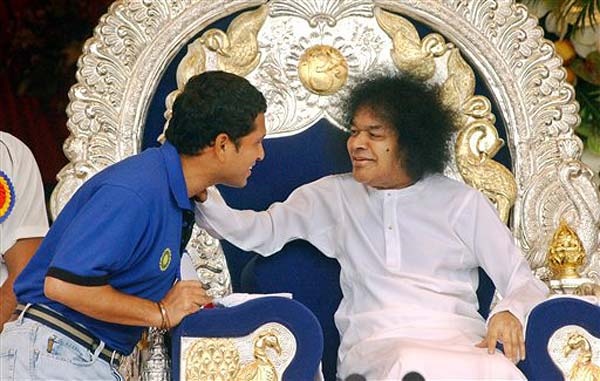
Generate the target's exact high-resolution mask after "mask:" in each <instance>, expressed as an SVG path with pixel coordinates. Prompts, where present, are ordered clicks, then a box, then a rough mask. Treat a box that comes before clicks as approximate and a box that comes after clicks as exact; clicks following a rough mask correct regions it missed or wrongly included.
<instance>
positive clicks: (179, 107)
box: [165, 71, 267, 155]
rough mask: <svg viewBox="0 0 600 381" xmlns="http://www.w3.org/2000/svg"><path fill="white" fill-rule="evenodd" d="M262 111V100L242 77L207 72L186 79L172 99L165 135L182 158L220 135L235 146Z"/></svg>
mask: <svg viewBox="0 0 600 381" xmlns="http://www.w3.org/2000/svg"><path fill="white" fill-rule="evenodd" d="M266 110H267V102H266V100H265V97H264V96H263V95H262V93H261V92H260V91H258V90H257V89H256V88H255V87H254V86H252V85H251V84H250V82H248V80H246V79H245V78H242V77H240V76H237V75H235V74H231V73H226V72H223V71H207V72H204V73H201V74H198V75H196V76H194V77H192V78H190V79H189V81H188V82H187V83H186V85H185V87H184V89H183V92H182V93H181V94H179V95H178V96H177V98H176V99H175V102H174V104H173V114H172V117H171V120H170V121H169V127H168V128H167V131H166V133H165V135H166V137H167V140H168V141H169V142H171V144H173V146H175V148H176V149H177V152H178V153H180V154H185V155H196V154H198V153H199V152H200V150H202V149H203V148H205V147H207V146H210V145H211V144H213V143H214V140H215V138H216V137H217V135H219V134H220V133H226V134H227V135H228V136H229V137H230V138H231V140H232V141H233V142H234V144H235V145H236V147H238V143H239V139H240V138H242V137H244V136H246V135H248V134H249V133H250V132H252V130H253V129H254V120H255V119H256V117H257V116H258V114H260V113H264V112H265V111H266Z"/></svg>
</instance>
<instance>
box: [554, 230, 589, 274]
mask: <svg viewBox="0 0 600 381" xmlns="http://www.w3.org/2000/svg"><path fill="white" fill-rule="evenodd" d="M547 258H548V259H547V260H548V267H550V269H551V270H552V273H553V278H554V279H577V278H581V275H580V274H579V272H578V269H579V268H580V267H581V266H582V265H583V264H584V263H585V250H584V248H583V244H582V243H581V240H579V237H578V236H577V233H575V231H574V230H573V229H571V228H570V227H569V225H568V224H567V223H566V222H565V221H564V220H561V222H560V226H559V227H558V229H557V230H556V232H555V233H554V236H553V237H552V242H551V243H550V250H549V251H548V257H547Z"/></svg>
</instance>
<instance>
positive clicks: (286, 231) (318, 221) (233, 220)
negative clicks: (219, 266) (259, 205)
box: [196, 177, 342, 257]
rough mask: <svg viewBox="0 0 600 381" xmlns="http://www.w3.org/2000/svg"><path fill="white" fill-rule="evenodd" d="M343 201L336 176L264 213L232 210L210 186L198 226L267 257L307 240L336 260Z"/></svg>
mask: <svg viewBox="0 0 600 381" xmlns="http://www.w3.org/2000/svg"><path fill="white" fill-rule="evenodd" d="M340 202H341V201H340V196H339V191H338V189H337V182H336V179H335V177H325V178H322V179H320V180H317V181H315V182H312V183H310V184H306V185H303V186H301V187H299V188H298V189H296V190H295V191H294V192H292V194H291V195H290V196H289V197H288V199H287V200H285V201H284V202H276V203H274V204H272V205H271V206H270V207H269V209H267V210H266V211H261V212H256V211H253V210H235V209H232V208H230V207H229V206H228V205H227V204H226V203H225V200H223V198H222V197H221V195H220V193H219V192H218V190H217V189H216V188H214V187H211V188H209V189H208V198H207V200H206V201H205V202H203V203H200V202H197V203H196V223H197V224H198V226H200V227H201V228H203V229H205V230H206V231H207V232H208V233H210V234H211V235H213V236H214V237H217V238H221V239H226V240H227V241H229V242H231V243H232V244H234V245H235V246H237V247H239V248H241V249H242V250H246V251H255V252H257V253H259V254H261V255H264V256H267V255H270V254H273V253H276V252H277V251H279V250H280V249H281V248H282V247H283V246H284V245H285V244H286V243H287V242H289V241H292V240H294V239H305V240H307V241H309V242H310V243H312V244H313V245H315V246H316V247H317V248H318V249H319V250H320V251H321V252H322V253H323V254H325V255H326V256H328V257H333V256H335V242H336V240H335V233H336V228H337V227H338V226H340V222H341V221H340V219H341V218H342V217H341V216H342V214H341V213H340V210H341V209H340V207H339V204H340Z"/></svg>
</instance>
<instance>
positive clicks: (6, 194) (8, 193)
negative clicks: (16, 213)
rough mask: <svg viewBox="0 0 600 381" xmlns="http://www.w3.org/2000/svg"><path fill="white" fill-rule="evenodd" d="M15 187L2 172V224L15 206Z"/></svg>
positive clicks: (0, 213) (0, 182) (0, 207)
mask: <svg viewBox="0 0 600 381" xmlns="http://www.w3.org/2000/svg"><path fill="white" fill-rule="evenodd" d="M15 198H16V197H15V187H14V186H13V183H12V181H10V177H8V175H7V174H6V173H4V172H3V171H1V170H0V224H1V223H3V222H4V220H6V219H7V218H8V216H9V215H10V212H12V210H13V207H14V206H15Z"/></svg>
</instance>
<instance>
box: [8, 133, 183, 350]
mask: <svg viewBox="0 0 600 381" xmlns="http://www.w3.org/2000/svg"><path fill="white" fill-rule="evenodd" d="M186 209H187V210H190V211H193V204H192V202H191V201H190V200H189V199H188V197H187V188H186V185H185V180H184V177H183V171H182V169H181V161H180V159H179V155H178V154H177V151H176V149H175V147H173V146H172V145H171V144H170V143H169V142H166V143H165V144H164V145H163V146H162V147H160V148H151V149H148V150H146V151H144V152H142V153H141V154H139V155H136V156H132V157H130V158H128V159H125V160H123V161H121V162H119V163H117V164H115V165H112V166H110V167H108V168H106V169H105V170H103V171H101V172H99V173H98V174H96V175H95V176H93V177H92V178H91V179H89V180H88V181H87V182H86V183H84V184H83V186H82V187H81V188H80V189H79V190H78V191H77V192H76V193H75V195H74V196H73V197H72V198H71V200H70V201H69V203H68V204H67V205H66V206H65V207H64V209H63V210H62V212H61V213H60V215H59V216H58V218H57V219H56V221H55V222H54V224H53V225H52V227H51V229H50V231H49V232H48V234H47V236H46V238H45V239H44V241H43V242H42V244H41V246H40V248H39V250H38V251H37V253H36V254H35V255H34V257H33V258H32V259H31V261H30V262H29V264H28V265H27V267H26V268H25V270H24V271H23V272H22V273H21V275H20V276H19V277H18V278H17V280H16V281H15V285H14V289H15V293H16V295H17V300H18V301H19V303H24V304H25V303H42V304H45V305H46V306H48V307H50V308H52V309H54V310H55V311H58V312H60V313H61V314H63V315H64V316H65V317H66V318H67V319H69V320H71V321H74V322H77V323H80V324H83V325H84V326H85V327H86V328H87V329H88V330H89V331H90V332H92V333H93V334H94V335H96V337H98V338H99V339H101V340H103V341H104V342H105V343H106V344H107V345H109V346H111V347H112V348H114V349H117V350H118V351H119V352H121V353H124V354H128V353H130V352H131V351H132V350H133V347H134V346H135V344H136V343H137V342H138V341H139V339H140V336H141V333H142V330H143V328H142V327H133V326H126V325H120V324H113V323H107V322H103V321H100V320H96V319H93V318H91V317H89V316H86V315H83V314H81V313H79V312H77V311H74V310H72V309H70V308H68V307H66V306H64V305H62V304H60V303H57V302H54V301H52V300H49V299H48V298H46V297H45V296H44V278H45V277H46V275H50V276H52V277H54V278H59V279H61V280H64V281H66V282H70V283H74V284H78V285H83V286H100V285H107V284H109V285H111V286H112V287H113V288H115V289H117V290H119V291H121V292H123V293H125V294H130V295H135V296H138V297H141V298H144V299H149V300H152V301H159V300H161V299H162V298H163V297H164V296H165V295H166V294H167V292H168V291H169V289H171V287H172V286H173V282H174V281H175V279H176V278H178V277H179V265H180V254H179V253H180V240H181V228H182V219H183V211H184V210H186ZM122 308H124V309H125V308H127V306H122Z"/></svg>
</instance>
